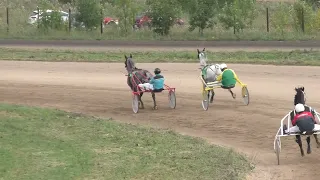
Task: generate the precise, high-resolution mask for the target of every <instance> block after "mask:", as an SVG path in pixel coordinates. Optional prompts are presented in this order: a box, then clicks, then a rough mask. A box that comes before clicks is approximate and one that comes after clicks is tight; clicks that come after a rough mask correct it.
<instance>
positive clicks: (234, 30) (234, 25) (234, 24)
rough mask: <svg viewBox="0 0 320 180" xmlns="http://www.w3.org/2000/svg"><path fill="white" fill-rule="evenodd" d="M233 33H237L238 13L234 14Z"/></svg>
mask: <svg viewBox="0 0 320 180" xmlns="http://www.w3.org/2000/svg"><path fill="white" fill-rule="evenodd" d="M233 34H236V15H233Z"/></svg>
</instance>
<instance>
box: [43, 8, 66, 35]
mask: <svg viewBox="0 0 320 180" xmlns="http://www.w3.org/2000/svg"><path fill="white" fill-rule="evenodd" d="M39 26H40V28H41V30H42V31H43V32H48V30H49V29H54V30H62V29H64V28H66V27H67V26H66V23H64V22H63V20H62V17H61V14H60V12H59V11H57V10H55V11H52V12H50V13H47V12H43V13H42V14H41V19H40V22H39Z"/></svg>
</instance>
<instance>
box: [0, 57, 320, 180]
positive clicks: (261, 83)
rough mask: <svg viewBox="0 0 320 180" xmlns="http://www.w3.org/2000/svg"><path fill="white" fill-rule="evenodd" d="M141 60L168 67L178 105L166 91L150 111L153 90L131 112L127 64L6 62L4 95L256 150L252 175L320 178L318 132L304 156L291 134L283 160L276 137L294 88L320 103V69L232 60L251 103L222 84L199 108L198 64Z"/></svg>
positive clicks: (0, 89) (1, 78)
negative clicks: (205, 107)
mask: <svg viewBox="0 0 320 180" xmlns="http://www.w3.org/2000/svg"><path fill="white" fill-rule="evenodd" d="M137 66H138V67H140V68H146V69H148V70H153V69H154V68H155V67H159V68H161V69H162V70H163V75H164V76H165V78H166V84H168V85H170V86H173V87H176V88H177V92H176V94H177V107H176V109H175V110H172V109H170V108H169V107H168V101H167V92H164V93H162V94H158V95H157V96H156V98H157V100H158V106H159V109H158V110H156V111H154V110H152V109H151V108H152V99H151V95H150V94H144V96H143V100H144V102H145V106H146V109H144V110H140V112H139V113H138V114H133V112H132V109H131V94H130V91H129V89H128V87H127V85H126V76H124V71H125V69H124V66H123V63H119V64H108V63H61V62H58V63H52V62H13V61H12V62H10V61H0V99H1V101H3V102H8V103H16V104H26V105H36V106H44V107H53V108H59V109H63V110H67V111H73V112H81V113H87V114H91V115H96V116H103V117H112V118H113V119H116V120H119V121H123V122H131V123H139V124H143V125H147V126H153V127H159V128H171V129H174V130H176V131H178V132H180V133H183V134H188V135H193V136H198V137H202V138H205V139H207V140H209V141H210V142H212V143H215V144H219V145H224V146H228V147H232V148H234V149H236V150H239V151H241V152H244V153H246V154H247V155H248V156H250V157H251V158H252V161H253V162H254V163H256V164H257V166H256V169H255V170H254V172H253V173H252V174H251V175H250V177H248V178H249V179H254V180H257V179H262V180H264V179H281V180H282V179H288V180H293V179H296V180H298V179H304V178H305V179H309V180H311V179H319V177H320V171H318V168H317V167H318V166H319V165H320V156H319V153H320V151H319V149H317V148H316V145H315V142H314V138H312V145H311V146H312V150H313V152H312V154H311V155H308V154H307V155H306V156H305V157H301V156H300V152H299V147H298V145H297V144H296V143H295V141H294V138H293V137H292V138H288V139H282V143H283V145H282V148H283V149H282V152H281V163H282V164H281V165H280V166H278V165H277V162H276V156H275V153H274V152H273V140H274V135H275V133H276V131H277V129H278V128H279V125H280V120H281V118H282V117H283V116H284V115H286V113H288V112H289V110H291V109H292V108H293V96H294V93H295V92H294V87H295V86H297V85H304V86H305V88H306V93H307V103H308V105H311V106H312V107H314V108H315V109H320V103H319V101H318V99H317V98H318V94H317V92H318V87H319V85H318V84H317V82H316V81H317V80H318V78H319V77H320V74H319V73H318V72H319V70H320V68H318V67H281V66H262V65H238V64H230V65H229V67H230V68H232V69H234V70H235V71H236V72H237V74H238V76H239V77H240V79H241V80H242V81H243V82H244V83H246V84H248V88H249V91H250V96H251V103H250V105H249V106H244V105H243V104H242V100H241V99H240V98H239V97H240V92H241V91H240V88H239V87H236V93H237V95H238V97H237V99H236V100H233V99H232V97H231V95H230V94H229V93H228V92H227V91H225V90H222V89H219V90H217V91H216V97H215V101H214V103H213V104H210V107H209V110H208V111H207V112H206V111H204V110H203V109H202V107H201V84H200V80H199V79H198V75H199V70H198V69H197V68H198V64H137ZM304 139H305V138H303V145H304V148H305V151H306V141H305V140H304ZM208 158H210V157H208Z"/></svg>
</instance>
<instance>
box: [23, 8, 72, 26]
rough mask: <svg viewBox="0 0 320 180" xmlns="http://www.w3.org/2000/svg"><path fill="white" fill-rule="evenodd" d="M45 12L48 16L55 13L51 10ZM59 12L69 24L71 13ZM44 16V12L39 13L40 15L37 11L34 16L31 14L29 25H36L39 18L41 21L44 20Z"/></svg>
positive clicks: (33, 13)
mask: <svg viewBox="0 0 320 180" xmlns="http://www.w3.org/2000/svg"><path fill="white" fill-rule="evenodd" d="M45 12H46V13H47V14H48V16H50V14H51V13H52V12H54V10H50V9H49V10H46V11H45ZM58 12H59V13H60V14H61V18H62V21H64V22H68V20H69V13H67V12H64V11H58ZM42 14H43V11H42V10H40V11H39V14H38V11H37V10H35V11H33V12H32V14H31V16H30V17H29V19H28V23H29V24H34V23H36V22H37V20H38V17H39V19H41V18H42Z"/></svg>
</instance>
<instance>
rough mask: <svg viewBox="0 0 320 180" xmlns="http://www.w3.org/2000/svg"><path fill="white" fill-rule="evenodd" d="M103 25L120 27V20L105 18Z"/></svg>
mask: <svg viewBox="0 0 320 180" xmlns="http://www.w3.org/2000/svg"><path fill="white" fill-rule="evenodd" d="M103 24H104V25H114V24H116V25H118V24H119V20H118V19H115V18H112V17H105V18H104V19H103Z"/></svg>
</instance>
